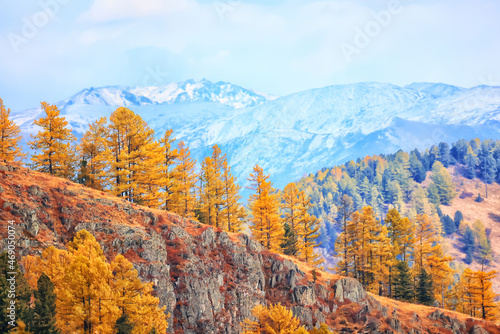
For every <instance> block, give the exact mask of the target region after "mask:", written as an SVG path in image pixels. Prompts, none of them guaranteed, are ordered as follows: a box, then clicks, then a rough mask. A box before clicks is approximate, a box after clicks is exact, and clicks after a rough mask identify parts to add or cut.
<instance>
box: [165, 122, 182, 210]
mask: <svg viewBox="0 0 500 334" xmlns="http://www.w3.org/2000/svg"><path fill="white" fill-rule="evenodd" d="M172 132H173V131H172V130H171V129H169V130H167V131H165V134H164V135H163V137H162V138H161V139H160V147H161V158H162V159H161V165H160V173H161V176H162V177H161V179H160V180H161V181H160V188H161V193H160V202H161V204H160V209H163V210H167V211H174V205H173V196H174V192H175V188H176V186H177V182H178V180H177V179H176V175H175V172H174V167H175V162H176V159H177V157H178V155H179V152H178V151H177V149H175V148H172V144H173V143H174V141H175V138H172Z"/></svg>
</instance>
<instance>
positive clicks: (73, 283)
mask: <svg viewBox="0 0 500 334" xmlns="http://www.w3.org/2000/svg"><path fill="white" fill-rule="evenodd" d="M67 248H68V251H69V254H70V256H71V258H72V259H71V261H70V263H69V264H68V266H67V267H66V270H65V273H64V278H63V279H62V280H61V283H62V284H61V286H60V288H59V289H57V296H58V299H60V303H59V305H58V308H59V310H58V314H60V315H61V319H60V320H62V319H64V320H63V321H60V322H58V326H59V327H60V328H61V329H62V330H63V331H67V330H80V331H81V332H83V333H85V334H86V333H89V334H90V333H94V332H110V331H111V330H112V328H113V324H114V322H115V321H114V319H116V318H117V315H118V308H117V306H116V304H115V303H113V298H112V296H113V291H112V290H111V288H110V286H109V284H108V282H109V280H110V278H111V275H112V274H111V270H110V269H109V266H108V265H107V263H106V258H105V257H104V254H103V252H102V249H101V247H100V245H99V243H98V242H97V241H96V240H95V238H94V237H93V236H92V234H90V233H89V232H87V231H85V230H82V231H80V232H78V233H77V235H76V237H75V239H74V240H73V241H71V242H70V243H68V245H67Z"/></svg>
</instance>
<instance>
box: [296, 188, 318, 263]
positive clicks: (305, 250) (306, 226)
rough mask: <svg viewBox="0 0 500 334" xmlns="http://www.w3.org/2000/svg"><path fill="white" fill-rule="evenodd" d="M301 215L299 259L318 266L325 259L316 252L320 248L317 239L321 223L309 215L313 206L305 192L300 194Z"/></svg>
mask: <svg viewBox="0 0 500 334" xmlns="http://www.w3.org/2000/svg"><path fill="white" fill-rule="evenodd" d="M299 201H300V206H299V207H300V213H299V219H300V220H299V228H298V230H297V232H296V233H297V235H298V236H299V239H300V242H299V244H298V246H299V254H298V255H299V258H300V259H303V260H304V261H306V262H307V263H309V264H310V265H312V266H318V265H320V264H321V263H323V259H322V258H321V256H320V255H319V254H317V253H316V252H315V251H314V247H317V246H319V245H320V244H318V243H317V241H316V239H317V238H318V237H319V228H320V221H319V219H318V218H316V217H315V216H314V215H311V214H309V211H310V210H311V207H312V204H311V201H310V199H309V197H307V196H306V195H305V194H304V192H301V193H300V194H299Z"/></svg>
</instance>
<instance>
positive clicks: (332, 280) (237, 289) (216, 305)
mask: <svg viewBox="0 0 500 334" xmlns="http://www.w3.org/2000/svg"><path fill="white" fill-rule="evenodd" d="M499 191H500V190H499ZM499 193H500V192H499ZM492 196H493V195H492ZM491 198H493V197H491ZM451 209H452V208H450V210H451ZM463 212H464V211H463ZM464 214H466V212H464ZM9 220H14V221H15V224H16V237H17V246H18V248H17V251H18V254H19V256H25V255H27V254H39V253H40V252H41V251H42V249H43V248H45V247H47V246H49V245H54V246H56V247H64V244H65V243H66V242H67V241H68V240H70V239H71V238H72V237H73V236H74V234H75V233H76V231H78V230H80V229H82V228H85V229H87V230H89V231H90V232H91V233H92V234H94V235H95V236H96V239H97V240H98V241H99V242H100V244H101V246H102V247H103V249H104V251H105V253H106V255H107V256H108V258H112V257H114V256H115V255H116V254H117V253H122V254H124V255H125V256H126V257H127V258H128V259H129V260H130V261H131V262H132V263H134V266H135V267H136V269H138V271H139V274H140V276H141V278H142V279H143V280H148V281H152V282H154V283H155V293H156V294H157V296H158V297H159V298H160V301H161V303H162V304H163V305H166V306H167V312H168V313H170V314H171V315H172V318H171V319H169V325H170V327H169V333H221V332H224V333H237V332H238V331H239V324H240V322H241V321H243V319H245V318H246V317H248V316H249V315H250V312H251V308H252V307H253V306H254V305H256V304H259V303H277V302H280V303H282V304H284V305H286V306H287V307H290V308H291V309H292V310H293V311H294V313H295V314H296V315H297V316H298V317H299V318H300V319H301V320H302V322H303V323H305V324H306V325H307V326H316V325H319V323H320V322H325V323H327V324H328V325H329V326H330V327H331V328H332V329H334V331H337V332H339V333H408V332H411V333H481V332H480V331H479V328H484V329H485V330H486V331H487V332H488V333H500V327H498V326H496V325H495V324H493V323H491V322H485V321H482V320H479V319H473V318H470V317H467V316H465V315H462V314H457V313H454V312H448V311H444V312H442V311H440V310H437V309H435V308H429V307H424V306H420V305H412V304H406V303H401V302H397V301H394V300H390V299H387V298H382V297H376V296H372V295H370V294H366V293H365V292H364V290H363V289H362V288H361V285H360V284H359V282H357V281H355V280H353V279H345V278H342V277H339V276H337V275H333V274H330V273H326V272H323V271H317V280H316V281H315V282H314V281H313V274H312V270H313V268H311V267H309V266H308V265H307V264H305V263H303V262H301V261H298V260H296V259H294V258H292V257H288V256H284V255H279V254H275V253H272V252H269V251H267V250H265V249H263V248H262V247H261V246H260V245H259V244H258V243H256V242H254V241H253V240H252V239H250V238H248V237H247V236H245V235H242V234H232V233H226V232H223V231H221V230H220V229H214V228H212V227H209V226H206V225H203V224H199V223H197V222H195V221H189V220H186V219H183V218H181V217H179V216H177V215H174V214H171V213H169V212H165V211H160V210H152V209H149V208H145V207H141V206H139V205H135V204H131V203H129V202H126V201H124V200H122V199H119V198H116V197H114V196H111V195H109V194H107V193H105V192H101V191H96V190H93V189H89V188H86V187H83V186H81V185H78V184H75V183H72V182H70V181H67V180H64V179H61V178H57V177H53V176H50V175H47V174H43V173H38V172H34V171H31V170H29V169H26V168H22V167H21V166H19V165H18V164H5V163H2V162H0V235H1V236H2V241H0V246H2V247H3V246H5V245H4V240H5V237H6V236H7V231H6V230H7V221H9ZM485 223H486V222H485ZM483 333H484V332H483Z"/></svg>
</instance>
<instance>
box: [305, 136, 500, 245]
mask: <svg viewBox="0 0 500 334" xmlns="http://www.w3.org/2000/svg"><path fill="white" fill-rule="evenodd" d="M452 165H455V166H456V168H455V172H456V173H461V174H462V175H463V176H465V177H468V178H474V177H478V178H481V179H482V180H483V181H484V182H485V183H487V184H488V183H492V182H494V181H497V182H498V181H499V180H500V141H498V140H497V141H493V140H484V141H480V140H479V139H474V140H470V141H466V140H458V141H457V142H455V143H453V144H452V145H451V147H450V146H449V145H448V144H446V143H440V144H439V145H437V146H432V147H431V148H430V149H427V150H425V151H424V152H421V151H419V150H413V151H411V152H410V153H407V152H403V151H398V152H397V153H395V154H389V155H374V156H371V157H370V156H367V157H365V158H363V159H358V160H356V161H352V160H351V161H349V162H347V163H345V164H344V165H340V166H336V167H332V168H323V169H321V170H320V171H318V172H317V173H316V174H315V175H313V174H311V175H309V176H307V177H305V178H303V179H302V180H300V181H299V182H297V186H298V187H299V189H301V190H304V191H305V193H306V194H307V195H308V196H310V197H311V201H312V203H313V209H312V212H311V213H313V214H314V215H315V216H317V217H320V218H322V219H323V221H325V224H324V226H322V229H321V235H322V238H321V242H322V244H323V246H324V247H325V248H327V249H330V250H333V248H334V243H335V239H336V237H337V231H336V229H335V227H334V224H335V222H336V221H338V219H339V218H338V215H339V213H338V207H339V206H340V205H341V198H342V196H343V195H344V194H345V195H348V196H349V197H350V198H351V199H352V200H353V205H354V208H355V209H356V210H360V209H361V208H363V207H364V206H371V207H372V208H373V210H374V212H375V214H376V216H377V217H379V219H383V217H384V215H385V214H386V213H387V212H388V210H389V209H390V208H391V207H395V208H396V209H398V211H399V212H401V213H402V214H403V215H405V216H408V217H412V218H415V217H416V216H417V215H419V214H426V215H428V216H429V217H432V219H433V220H438V219H439V220H441V221H442V223H443V229H444V231H445V233H447V234H452V233H455V232H458V231H459V228H460V226H459V223H460V220H458V221H455V224H452V223H451V220H453V218H451V217H447V216H445V217H443V215H442V213H441V212H440V210H439V206H440V205H449V204H451V202H452V200H453V198H454V197H455V196H456V195H457V194H456V191H455V188H456V187H455V185H454V183H453V176H452V175H450V173H449V171H448V170H447V167H449V166H452ZM429 171H432V173H431V180H430V181H427V182H426V186H424V185H422V183H423V182H424V181H426V179H427V175H428V174H427V172H429ZM481 200H482V198H481V197H480V195H479V196H478V198H477V201H481ZM436 215H437V216H436ZM450 218H451V219H450ZM461 234H462V235H463V233H461Z"/></svg>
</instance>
